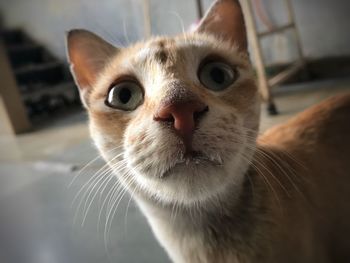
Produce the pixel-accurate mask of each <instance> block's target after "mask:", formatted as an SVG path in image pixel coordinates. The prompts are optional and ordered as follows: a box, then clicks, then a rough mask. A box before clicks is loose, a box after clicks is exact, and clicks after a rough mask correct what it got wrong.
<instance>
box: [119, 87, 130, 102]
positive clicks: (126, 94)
mask: <svg viewBox="0 0 350 263" xmlns="http://www.w3.org/2000/svg"><path fill="white" fill-rule="evenodd" d="M118 95H119V100H120V102H121V103H123V104H126V103H128V102H129V100H130V99H131V91H130V89H128V88H122V89H121V90H120V91H119V94H118Z"/></svg>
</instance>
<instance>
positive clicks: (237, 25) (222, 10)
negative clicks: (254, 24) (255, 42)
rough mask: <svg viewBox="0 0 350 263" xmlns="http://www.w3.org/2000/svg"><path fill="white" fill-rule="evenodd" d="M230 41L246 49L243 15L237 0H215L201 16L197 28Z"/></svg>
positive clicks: (199, 30) (241, 48)
mask: <svg viewBox="0 0 350 263" xmlns="http://www.w3.org/2000/svg"><path fill="white" fill-rule="evenodd" d="M196 31H197V32H199V33H206V34H211V35H214V36H217V37H219V38H222V39H225V40H228V41H230V42H231V43H232V44H234V45H237V46H238V48H239V49H240V50H242V51H247V45H248V44H247V33H246V28H245V22H244V16H243V11H242V8H241V5H240V3H239V1H238V0H217V1H215V2H214V3H213V5H212V6H211V7H210V8H209V11H208V12H207V13H206V15H205V16H204V17H203V19H202V21H201V22H200V24H199V26H198V28H197V30H196Z"/></svg>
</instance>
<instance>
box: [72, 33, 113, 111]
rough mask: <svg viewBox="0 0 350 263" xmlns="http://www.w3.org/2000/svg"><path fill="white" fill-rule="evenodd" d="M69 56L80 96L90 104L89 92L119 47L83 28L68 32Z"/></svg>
mask: <svg viewBox="0 0 350 263" xmlns="http://www.w3.org/2000/svg"><path fill="white" fill-rule="evenodd" d="M66 43H67V56H68V61H69V64H70V67H71V72H72V74H73V76H74V79H75V82H76V84H77V85H78V87H79V91H80V97H81V99H82V102H83V104H84V105H85V106H87V105H88V94H89V92H90V91H91V89H92V87H93V85H94V84H95V82H96V80H97V77H98V75H99V74H100V73H101V71H102V70H103V69H104V67H105V66H106V64H107V63H108V61H109V60H110V59H111V58H112V57H113V56H114V55H115V54H116V53H117V51H118V49H117V48H116V47H114V46H113V45H111V44H110V43H108V42H106V41H105V40H103V39H102V38H100V37H99V36H97V35H95V34H93V33H91V32H89V31H87V30H83V29H74V30H71V31H69V32H68V33H67V39H66Z"/></svg>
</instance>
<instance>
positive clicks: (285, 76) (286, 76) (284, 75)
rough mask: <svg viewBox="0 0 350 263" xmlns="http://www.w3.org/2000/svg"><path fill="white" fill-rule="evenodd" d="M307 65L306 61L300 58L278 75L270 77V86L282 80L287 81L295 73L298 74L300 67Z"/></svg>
mask: <svg viewBox="0 0 350 263" xmlns="http://www.w3.org/2000/svg"><path fill="white" fill-rule="evenodd" d="M304 65H305V62H304V61H302V60H299V61H297V62H295V63H294V64H292V65H291V66H290V67H288V68H287V69H285V70H283V71H282V72H280V73H278V74H277V75H276V76H274V77H272V78H271V79H269V86H270V87H273V86H275V85H277V84H279V83H281V82H284V81H286V80H287V79H289V78H290V77H292V76H293V75H294V74H296V73H297V72H298V71H299V70H300V69H302V68H303V67H304Z"/></svg>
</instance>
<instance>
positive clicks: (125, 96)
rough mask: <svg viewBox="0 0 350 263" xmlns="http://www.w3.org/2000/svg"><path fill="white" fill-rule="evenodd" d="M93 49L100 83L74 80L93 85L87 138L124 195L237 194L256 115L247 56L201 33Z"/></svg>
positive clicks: (185, 197)
mask: <svg viewBox="0 0 350 263" xmlns="http://www.w3.org/2000/svg"><path fill="white" fill-rule="evenodd" d="M73 34H75V35H76V36H77V35H81V34H83V35H84V34H91V33H87V32H86V31H75V32H73ZM70 38H72V36H71V37H70ZM90 41H92V42H93V41H100V40H99V39H97V38H95V36H90ZM71 45H72V44H71ZM99 50H101V52H102V53H103V54H106V57H105V58H104V60H103V61H104V62H103V63H102V65H103V66H99V65H98V64H94V67H95V68H94V71H95V72H96V71H98V74H95V76H92V75H91V74H90V75H87V76H84V74H83V73H78V74H77V72H75V77H76V80H77V82H78V83H79V84H80V86H89V88H88V89H87V88H82V89H81V94H82V97H83V101H84V103H85V105H86V107H87V109H88V112H89V116H90V129H91V134H92V137H93V139H94V141H95V143H96V145H97V147H98V149H99V150H100V152H101V154H102V155H103V157H104V158H105V159H106V160H107V161H108V162H109V164H110V165H111V167H113V169H114V170H115V174H116V175H117V176H119V178H120V180H121V181H122V183H123V184H124V185H125V186H126V187H129V188H130V190H136V191H137V192H140V193H142V194H143V195H147V196H149V197H151V198H155V199H157V200H159V201H161V202H164V203H174V202H176V203H181V204H185V205H190V204H193V203H195V202H204V201H207V200H210V199H211V198H215V197H217V195H218V194H220V193H222V192H224V191H225V189H226V188H227V187H228V186H230V187H231V189H232V185H237V189H238V188H239V187H240V185H241V184H242V180H243V176H244V172H245V170H246V169H247V167H248V165H249V161H250V160H251V157H252V154H253V152H254V147H255V138H256V134H257V130H258V125H259V108H260V107H259V95H258V91H257V87H256V85H255V81H254V78H253V72H252V68H251V65H250V62H249V58H248V56H247V53H246V52H245V50H242V49H240V48H239V46H238V45H232V43H231V42H230V41H226V40H218V38H215V37H214V36H211V35H210V34H207V33H206V32H200V31H198V32H194V33H189V34H186V35H183V36H179V37H173V38H154V39H151V40H149V41H147V42H143V43H138V44H135V45H133V46H131V47H128V48H124V49H115V48H113V47H112V46H109V45H108V44H105V46H103V48H101V47H99ZM90 52H91V51H90ZM92 52H97V51H96V50H95V51H94V50H93V49H92ZM73 56H74V54H73ZM70 57H71V60H72V55H71V56H70ZM75 61H79V59H75ZM73 66H75V67H76V64H74V63H73ZM86 68H89V65H87V66H86V67H85V69H83V70H80V71H84V70H85V71H86ZM73 70H74V69H73ZM92 77H93V81H91V80H89V78H92ZM84 82H86V83H89V82H91V83H93V84H92V85H87V84H86V85H83V84H82V83H84Z"/></svg>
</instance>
